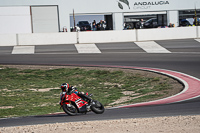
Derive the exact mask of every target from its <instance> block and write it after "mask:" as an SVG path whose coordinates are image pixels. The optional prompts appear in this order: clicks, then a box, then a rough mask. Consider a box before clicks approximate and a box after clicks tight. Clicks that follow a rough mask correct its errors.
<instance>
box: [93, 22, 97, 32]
mask: <svg viewBox="0 0 200 133" xmlns="http://www.w3.org/2000/svg"><path fill="white" fill-rule="evenodd" d="M92 30H93V31H96V30H97V25H96V21H95V20H94V21H93V22H92Z"/></svg>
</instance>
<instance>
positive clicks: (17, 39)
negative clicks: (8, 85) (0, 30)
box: [0, 26, 200, 46]
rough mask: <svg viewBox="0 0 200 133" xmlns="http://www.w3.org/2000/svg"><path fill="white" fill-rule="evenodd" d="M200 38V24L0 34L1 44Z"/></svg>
mask: <svg viewBox="0 0 200 133" xmlns="http://www.w3.org/2000/svg"><path fill="white" fill-rule="evenodd" d="M187 38H200V26H198V27H178V28H157V29H139V30H121V31H119V30H117V31H88V32H64V33H63V32H62V33H27V34H25V33H21V34H0V46H15V45H52V44H54V45H55V44H76V43H77V42H79V43H110V42H133V41H150V40H167V39H187Z"/></svg>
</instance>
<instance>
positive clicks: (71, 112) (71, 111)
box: [63, 104, 78, 116]
mask: <svg viewBox="0 0 200 133" xmlns="http://www.w3.org/2000/svg"><path fill="white" fill-rule="evenodd" d="M63 110H64V111H65V113H66V114H68V115H71V116H74V115H77V112H78V111H77V109H76V107H75V106H74V105H72V104H70V105H67V104H63Z"/></svg>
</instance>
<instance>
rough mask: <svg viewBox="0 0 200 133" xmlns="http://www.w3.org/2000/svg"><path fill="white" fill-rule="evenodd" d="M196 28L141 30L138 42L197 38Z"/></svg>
mask: <svg viewBox="0 0 200 133" xmlns="http://www.w3.org/2000/svg"><path fill="white" fill-rule="evenodd" d="M196 29H197V28H196V27H177V28H160V29H158V28H157V29H148V30H146V29H139V30H138V31H137V33H138V34H137V35H138V36H137V39H138V40H137V41H148V40H166V39H186V38H196V37H197V33H196Z"/></svg>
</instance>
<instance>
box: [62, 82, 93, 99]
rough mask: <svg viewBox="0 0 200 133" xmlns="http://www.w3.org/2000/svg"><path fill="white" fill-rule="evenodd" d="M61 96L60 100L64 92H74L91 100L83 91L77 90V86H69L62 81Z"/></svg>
mask: <svg viewBox="0 0 200 133" xmlns="http://www.w3.org/2000/svg"><path fill="white" fill-rule="evenodd" d="M61 90H62V93H61V96H60V100H61V101H62V98H63V97H64V96H65V94H66V93H67V94H69V95H70V94H71V93H72V92H74V93H75V94H77V95H78V96H80V97H81V98H82V99H87V100H89V102H90V101H91V100H92V99H91V98H90V97H89V96H88V95H87V94H85V93H84V92H79V91H78V90H77V88H75V87H73V86H70V85H69V84H68V83H62V84H61Z"/></svg>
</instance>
